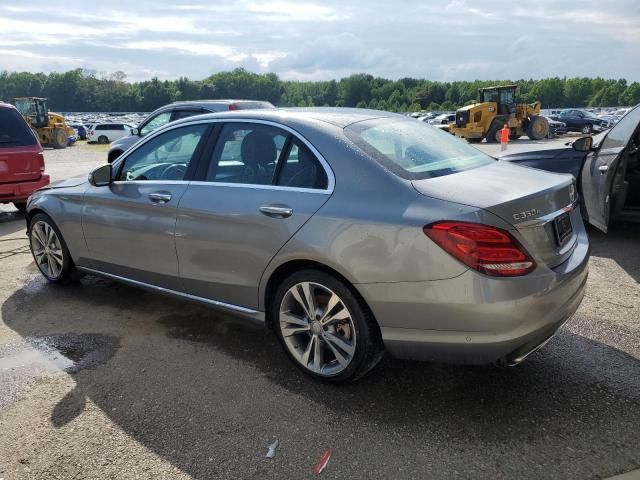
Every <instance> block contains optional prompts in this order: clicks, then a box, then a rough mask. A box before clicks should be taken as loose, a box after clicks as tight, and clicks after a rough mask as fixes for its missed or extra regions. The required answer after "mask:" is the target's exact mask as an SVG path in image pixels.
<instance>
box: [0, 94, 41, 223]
mask: <svg viewBox="0 0 640 480" xmlns="http://www.w3.org/2000/svg"><path fill="white" fill-rule="evenodd" d="M48 184H49V175H47V174H46V173H45V169H44V155H43V153H42V147H41V146H40V143H39V142H38V139H37V138H36V136H35V135H34V133H33V131H32V130H31V128H29V125H27V122H26V121H25V120H24V118H23V117H22V115H20V113H18V111H17V110H16V108H15V107H14V106H13V105H9V104H7V103H2V102H0V203H9V202H12V203H13V204H14V205H15V207H16V208H17V209H18V210H20V211H21V212H22V211H24V210H25V208H26V205H27V198H28V197H29V195H31V194H32V193H33V191H34V190H37V189H38V188H40V187H44V186H45V185H48Z"/></svg>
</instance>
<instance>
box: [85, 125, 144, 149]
mask: <svg viewBox="0 0 640 480" xmlns="http://www.w3.org/2000/svg"><path fill="white" fill-rule="evenodd" d="M132 128H134V127H133V125H129V124H126V123H112V122H108V123H96V124H95V125H92V126H91V128H90V129H89V134H88V135H87V140H88V141H89V142H98V143H101V144H106V143H109V142H111V141H113V140H117V139H119V138H122V137H126V136H128V135H129V134H130V132H131V129H132Z"/></svg>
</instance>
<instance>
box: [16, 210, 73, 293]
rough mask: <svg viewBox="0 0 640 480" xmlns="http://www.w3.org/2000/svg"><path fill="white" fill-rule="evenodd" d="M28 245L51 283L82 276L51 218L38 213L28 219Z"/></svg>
mask: <svg viewBox="0 0 640 480" xmlns="http://www.w3.org/2000/svg"><path fill="white" fill-rule="evenodd" d="M28 233H29V246H30V248H31V254H32V255H33V259H34V261H35V262H36V265H37V266H38V269H39V270H40V273H42V275H44V277H45V278H46V279H47V280H49V281H50V282H53V283H67V282H69V281H71V280H76V279H79V278H80V277H82V274H80V273H79V272H78V271H77V270H76V269H75V266H74V264H73V260H72V259H71V255H70V254H69V249H68V248H67V244H66V243H65V241H64V239H63V238H62V234H61V233H60V230H58V227H57V226H56V224H55V223H53V220H51V218H50V217H49V216H48V215H45V214H44V213H38V214H36V215H34V216H33V218H32V219H31V220H30V221H29V232H28Z"/></svg>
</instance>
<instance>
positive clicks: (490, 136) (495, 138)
mask: <svg viewBox="0 0 640 480" xmlns="http://www.w3.org/2000/svg"><path fill="white" fill-rule="evenodd" d="M500 130H501V127H500V125H498V124H497V123H496V124H494V125H492V126H491V127H490V128H489V131H488V132H487V136H486V137H485V138H486V139H487V143H500V135H501V134H500Z"/></svg>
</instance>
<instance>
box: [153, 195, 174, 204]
mask: <svg viewBox="0 0 640 480" xmlns="http://www.w3.org/2000/svg"><path fill="white" fill-rule="evenodd" d="M149 200H151V201H152V202H153V203H159V204H163V203H167V202H169V201H170V200H171V194H170V193H161V192H154V193H150V194H149Z"/></svg>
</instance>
